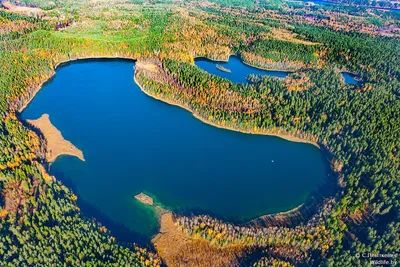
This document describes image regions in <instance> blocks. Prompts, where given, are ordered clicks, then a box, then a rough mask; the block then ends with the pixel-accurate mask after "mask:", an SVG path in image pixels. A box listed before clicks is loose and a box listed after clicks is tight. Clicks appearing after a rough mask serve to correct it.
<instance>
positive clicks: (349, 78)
mask: <svg viewBox="0 0 400 267" xmlns="http://www.w3.org/2000/svg"><path fill="white" fill-rule="evenodd" d="M342 75H343V78H344V82H345V83H346V84H352V85H357V84H359V82H358V81H357V80H356V75H354V74H351V73H348V72H342Z"/></svg>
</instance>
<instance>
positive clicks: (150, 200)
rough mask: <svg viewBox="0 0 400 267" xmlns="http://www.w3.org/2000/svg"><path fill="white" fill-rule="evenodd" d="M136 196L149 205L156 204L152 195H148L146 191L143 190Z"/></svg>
mask: <svg viewBox="0 0 400 267" xmlns="http://www.w3.org/2000/svg"><path fill="white" fill-rule="evenodd" d="M135 198H136V199H137V200H139V201H140V202H142V203H143V204H145V205H149V206H153V204H154V200H153V198H152V197H150V196H148V195H146V194H145V193H143V192H141V193H140V194H137V195H136V196H135Z"/></svg>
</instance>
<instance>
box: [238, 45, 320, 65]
mask: <svg viewBox="0 0 400 267" xmlns="http://www.w3.org/2000/svg"><path fill="white" fill-rule="evenodd" d="M320 49H321V48H320V46H319V45H305V44H297V43H293V42H288V41H282V40H276V39H264V40H256V41H254V42H252V43H250V44H249V45H248V46H245V47H244V48H243V51H244V52H245V53H243V52H242V53H243V55H244V59H245V61H246V62H248V63H251V64H253V65H256V66H257V65H258V66H260V67H268V65H269V64H270V65H274V63H275V64H276V63H278V62H279V63H281V64H283V63H286V64H287V68H289V69H290V68H291V67H293V68H296V66H297V67H311V66H315V65H316V63H317V59H318V56H317V55H318V52H319V51H320ZM252 55H255V56H259V57H260V58H259V60H258V61H257V57H254V56H252ZM259 61H262V62H259ZM280 69H284V66H283V67H282V68H280Z"/></svg>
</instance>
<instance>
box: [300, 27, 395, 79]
mask: <svg viewBox="0 0 400 267" xmlns="http://www.w3.org/2000/svg"><path fill="white" fill-rule="evenodd" d="M294 31H295V32H296V33H298V34H300V35H302V36H304V37H305V38H307V39H308V40H310V41H314V42H322V43H323V44H324V46H326V47H327V54H326V58H327V60H328V61H330V62H331V63H336V64H338V65H340V66H343V67H344V68H345V69H347V70H349V71H353V72H357V73H359V74H360V75H361V77H362V79H363V80H364V81H366V82H373V83H375V82H389V81H393V80H399V77H400V41H399V40H397V39H394V38H381V37H376V38H372V37H371V36H368V35H366V34H359V33H352V34H349V33H343V32H332V31H329V30H327V29H324V28H320V27H313V26H304V25H301V26H300V25H299V26H297V27H296V28H295V29H294Z"/></svg>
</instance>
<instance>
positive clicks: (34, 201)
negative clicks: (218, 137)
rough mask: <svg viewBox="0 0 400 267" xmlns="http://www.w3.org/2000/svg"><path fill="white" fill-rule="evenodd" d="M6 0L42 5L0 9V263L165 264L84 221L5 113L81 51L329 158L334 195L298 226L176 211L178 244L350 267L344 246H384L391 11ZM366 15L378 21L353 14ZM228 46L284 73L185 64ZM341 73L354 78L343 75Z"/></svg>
mask: <svg viewBox="0 0 400 267" xmlns="http://www.w3.org/2000/svg"><path fill="white" fill-rule="evenodd" d="M11 2H15V1H11ZM22 2H23V3H22ZM111 2H112V3H111ZM19 5H21V6H24V7H28V8H29V7H40V8H41V9H42V12H43V13H41V15H40V16H38V15H37V14H36V15H32V14H30V13H29V10H28V11H26V10H25V11H24V12H22V13H21V12H18V13H16V12H12V10H8V9H4V8H3V9H0V41H1V42H0V151H2V153H1V156H0V189H1V197H0V233H1V235H0V265H2V266H32V265H35V266H48V265H57V266H58V265H74V266H75V265H79V266H96V265H99V266H101V265H112V266H126V265H133V266H136V265H143V266H160V265H162V264H163V263H164V264H165V262H163V259H162V258H161V257H160V256H158V255H157V251H156V250H155V249H154V248H153V247H152V246H151V245H149V246H148V247H147V248H144V247H140V246H137V245H134V244H133V243H135V242H136V241H135V240H132V243H130V244H121V243H119V242H118V240H116V239H115V238H114V237H113V233H112V232H110V231H109V230H107V225H102V224H101V223H100V222H98V221H96V219H94V218H93V219H92V218H87V217H86V216H85V214H83V213H82V212H81V211H80V209H79V205H78V204H77V196H76V195H75V194H74V192H72V191H71V190H70V189H68V188H67V187H66V186H64V185H63V184H62V183H61V182H60V181H58V180H57V177H52V176H50V175H49V174H48V173H47V171H46V167H47V163H46V162H45V159H44V158H45V155H44V154H45V152H44V148H45V145H46V144H45V140H44V139H43V137H42V136H41V135H40V133H38V132H37V131H32V129H30V128H28V127H26V125H25V124H24V123H23V122H21V121H20V120H19V112H20V109H21V108H23V107H24V105H25V104H26V103H27V102H28V101H30V99H31V98H32V97H33V96H34V94H35V93H36V91H37V90H38V89H39V88H40V86H41V84H42V83H43V82H45V81H46V80H48V79H50V78H51V77H52V76H53V75H54V73H55V68H56V66H58V65H59V64H60V63H62V62H66V61H69V60H74V59H78V58H91V57H107V58H113V57H121V58H130V59H137V60H138V62H147V63H148V64H151V65H153V66H154V68H155V69H156V70H157V71H154V70H149V69H145V68H142V69H141V68H140V67H138V68H137V69H136V74H135V78H136V81H137V82H138V83H139V84H140V85H141V86H142V88H143V90H145V91H146V92H147V93H149V94H150V95H153V96H154V97H157V98H161V99H163V100H166V101H170V102H174V103H176V104H179V105H181V106H183V107H185V108H188V109H190V110H192V111H193V113H195V114H196V115H197V116H199V117H200V118H202V119H203V120H205V121H208V122H210V123H212V124H215V125H217V126H219V127H225V128H230V129H236V130H241V131H244V132H249V133H273V134H284V135H291V136H295V137H298V138H301V139H304V140H307V141H309V142H313V143H316V144H318V145H319V146H320V147H321V149H322V150H323V151H324V153H325V154H326V155H327V157H328V158H329V159H330V161H331V165H332V169H333V170H334V171H335V173H336V176H337V177H336V178H337V179H338V181H335V183H336V182H337V183H338V184H339V189H338V191H337V192H336V193H335V195H333V196H331V197H327V198H326V199H325V200H323V201H322V202H321V203H320V205H319V206H318V209H317V211H316V212H315V214H314V215H313V216H312V217H311V218H310V219H309V220H307V221H304V222H303V223H301V224H299V225H296V226H293V227H286V226H273V227H253V226H238V225H233V224H231V223H227V222H224V221H221V220H218V219H215V218H212V217H210V216H208V215H196V216H187V215H185V216H183V215H178V214H176V215H175V220H176V225H177V227H178V228H179V230H180V231H183V232H184V233H185V234H186V235H187V238H191V239H199V240H206V241H207V242H208V243H210V244H212V246H217V247H221V248H223V247H229V246H240V247H244V248H246V249H249V251H253V250H255V251H256V252H255V253H253V254H251V253H250V256H249V257H250V260H249V261H248V262H249V263H250V264H251V265H254V266H285V265H286V266H291V265H295V266H297V265H313V266H318V265H324V264H327V265H329V266H365V265H370V262H369V260H368V259H363V258H359V257H357V255H359V254H358V253H360V254H361V253H375V254H379V253H386V254H387V253H398V251H397V249H398V247H399V246H400V235H399V229H400V223H399V221H400V217H399V216H400V215H399V207H400V193H399V183H400V181H399V177H400V165H399V164H400V100H399V97H400V81H399V77H400V43H399V39H398V36H396V35H394V36H393V34H395V32H396V29H398V28H396V25H399V22H398V17H397V18H396V17H395V16H392V15H388V14H386V13H376V12H375V13H374V12H371V14H372V15H371V17H368V16H369V15H367V14H366V13H364V11H357V10H354V11H352V12H355V13H354V14H351V15H349V14H348V13H347V11H348V9H346V10H345V12H343V13H337V12H340V11H327V10H326V9H324V8H316V7H313V8H309V9H305V10H306V11H304V12H305V13H304V14H300V11H299V10H298V8H293V7H291V6H288V5H286V4H284V3H280V1H244V2H243V1H220V0H215V1H210V2H206V1H204V2H203V3H198V2H196V1H188V2H187V3H171V2H169V1H153V2H151V1H106V0H104V1H96V3H94V2H92V1H74V0H63V1H56V2H54V3H50V2H48V1H41V0H35V1H29V0H27V1H20V2H19ZM329 12H331V13H329ZM332 12H335V13H332ZM360 12H361V13H360ZM376 16H378V19H379V21H380V22H381V23H378V25H376V23H375V24H374V23H369V22H368V21H371V20H372V18H376ZM353 24H354V25H356V27H354V28H353V29H352V30H350V29H349V27H348V25H353ZM388 29H389V31H388ZM231 54H237V55H238V56H240V57H241V58H242V60H244V61H245V62H246V63H249V64H252V65H255V66H258V67H263V68H270V69H285V70H291V71H294V72H293V73H292V74H291V75H289V76H288V77H287V78H285V79H276V78H271V77H249V79H251V80H252V83H250V84H234V83H232V82H230V81H228V80H225V79H222V78H219V77H217V76H214V75H211V74H209V73H207V72H204V71H202V70H200V69H199V68H197V67H196V66H195V65H194V64H193V62H194V58H195V57H199V56H203V57H208V58H212V59H220V60H221V59H226V58H227V57H229V55H231ZM342 71H349V72H353V73H356V74H357V76H358V77H359V78H360V83H359V84H358V85H347V84H345V83H344V82H343V80H342V78H341V75H340V73H341V72H342Z"/></svg>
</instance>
